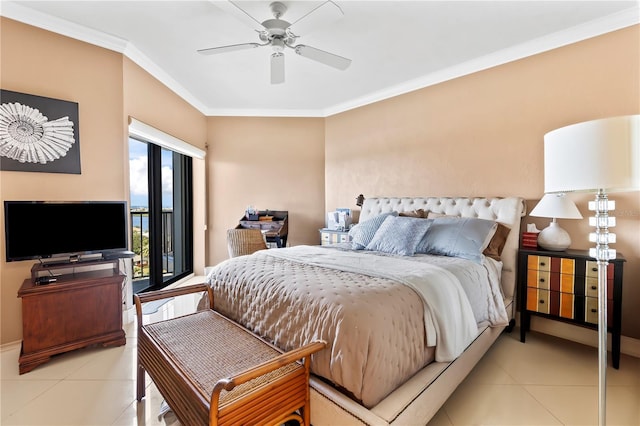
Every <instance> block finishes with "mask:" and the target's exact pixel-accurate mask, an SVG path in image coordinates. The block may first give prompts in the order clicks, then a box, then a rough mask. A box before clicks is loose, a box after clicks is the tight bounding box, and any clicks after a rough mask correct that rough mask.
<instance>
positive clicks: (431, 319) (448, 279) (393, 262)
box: [266, 246, 478, 362]
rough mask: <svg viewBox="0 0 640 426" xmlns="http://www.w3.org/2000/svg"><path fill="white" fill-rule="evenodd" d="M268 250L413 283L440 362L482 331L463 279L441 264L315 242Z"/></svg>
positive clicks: (429, 340)
mask: <svg viewBox="0 0 640 426" xmlns="http://www.w3.org/2000/svg"><path fill="white" fill-rule="evenodd" d="M266 254H267V255H269V256H274V257H279V258H281V259H287V260H290V261H294V262H303V263H308V264H310V265H316V266H320V267H323V268H330V269H338V270H340V271H349V272H355V273H358V274H363V275H368V276H374V277H381V278H389V279H391V280H394V281H397V282H400V283H403V284H405V285H408V286H410V287H411V288H413V289H414V290H415V291H416V292H417V293H418V294H419V295H420V296H421V297H422V301H423V303H424V323H425V324H424V325H425V331H426V335H427V346H435V347H436V348H435V358H436V361H438V362H449V361H453V360H454V359H456V358H457V357H458V356H459V355H460V354H461V353H462V352H463V351H464V350H465V349H466V347H467V346H469V344H470V343H471V342H472V341H473V339H475V338H476V336H477V335H478V326H477V324H476V321H475V319H474V315H473V311H472V310H471V305H470V304H469V300H468V299H467V295H466V294H465V292H464V290H463V289H462V286H461V285H460V282H459V281H458V279H457V278H456V277H455V276H454V275H453V274H452V273H451V272H449V271H447V270H446V269H444V268H441V267H439V266H436V265H432V264H429V263H418V262H412V261H409V260H404V259H402V258H397V257H384V256H379V257H373V256H362V254H361V253H359V252H346V251H343V252H340V251H331V250H327V249H325V248H322V247H315V246H296V247H290V248H287V249H282V250H269V251H267V252H266Z"/></svg>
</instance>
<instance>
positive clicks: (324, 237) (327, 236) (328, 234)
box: [320, 230, 351, 244]
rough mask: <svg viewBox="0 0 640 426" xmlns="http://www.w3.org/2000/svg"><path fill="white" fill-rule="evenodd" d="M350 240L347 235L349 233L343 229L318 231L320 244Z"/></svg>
mask: <svg viewBox="0 0 640 426" xmlns="http://www.w3.org/2000/svg"><path fill="white" fill-rule="evenodd" d="M349 241H351V238H350V237H349V233H348V232H345V231H333V230H330V231H329V230H327V231H324V230H321V231H320V242H321V244H335V243H346V242H349Z"/></svg>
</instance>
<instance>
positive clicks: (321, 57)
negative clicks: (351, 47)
mask: <svg viewBox="0 0 640 426" xmlns="http://www.w3.org/2000/svg"><path fill="white" fill-rule="evenodd" d="M295 51H296V53H297V54H298V55H300V56H304V57H305V58H309V59H313V60H314V61H318V62H320V63H323V64H325V65H329V66H330V67H333V68H337V69H339V70H342V71H344V70H346V69H347V68H349V65H351V59H347V58H343V57H342V56H338V55H334V54H333V53H329V52H325V51H324V50H320V49H316V48H315V47H311V46H305V45H304V44H299V45H297V46H296V47H295Z"/></svg>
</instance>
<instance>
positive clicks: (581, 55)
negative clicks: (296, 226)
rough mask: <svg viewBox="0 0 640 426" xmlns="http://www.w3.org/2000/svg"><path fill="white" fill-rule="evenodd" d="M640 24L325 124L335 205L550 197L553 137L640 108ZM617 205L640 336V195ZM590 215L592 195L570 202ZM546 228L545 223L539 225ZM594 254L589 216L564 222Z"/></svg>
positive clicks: (628, 299)
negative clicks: (549, 138)
mask: <svg viewBox="0 0 640 426" xmlns="http://www.w3.org/2000/svg"><path fill="white" fill-rule="evenodd" d="M639 76H640V27H639V26H637V25H636V26H634V27H631V28H628V29H624V30H620V31H616V32H614V33H610V34H607V35H604V36H601V37H597V38H593V39H590V40H586V41H583V42H580V43H576V44H573V45H570V46H566V47H563V48H560V49H556V50H553V51H549V52H547V53H543V54H539V55H536V56H533V57H529V58H526V59H522V60H519V61H516V62H512V63H509V64H505V65H502V66H499V67H495V68H492V69H488V70H486V71H482V72H478V73H475V74H472V75H469V76H465V77H462V78H458V79H455V80H451V81H448V82H445V83H442V84H438V85H435V86H432V87H429V88H425V89H422V90H419V91H415V92H412V93H409V94H406V95H402V96H398V97H395V98H392V99H388V100H385V101H382V102H378V103H375V104H372V105H369V106H365V107H362V108H358V109H355V110H352V111H348V112H345V113H342V114H337V115H335V116H332V117H329V118H327V119H326V141H325V143H326V166H325V176H326V194H327V196H326V200H327V201H326V205H327V209H331V208H334V207H336V206H342V205H346V206H352V207H355V206H353V204H354V201H353V200H354V199H355V197H356V196H357V195H358V194H360V193H363V194H364V195H365V197H366V196H375V195H380V196H389V195H403V196H416V195H436V196H446V195H468V196H509V195H517V196H522V197H524V198H525V199H528V200H533V201H530V202H529V209H531V208H533V206H534V205H535V202H536V201H537V200H538V199H540V197H541V196H542V194H543V191H544V188H543V186H544V182H543V136H544V134H545V133H546V132H548V131H551V130H553V129H556V128H558V127H562V126H565V125H568V124H572V123H575V122H580V121H586V120H591V119H595V118H601V117H607V116H615V115H626V114H638V113H640V87H639ZM615 198H616V199H617V200H618V205H617V207H618V213H617V215H618V226H617V227H616V229H615V231H616V232H617V234H618V243H617V244H616V247H615V248H616V249H618V250H619V251H620V252H621V253H623V254H624V255H625V257H626V258H627V264H626V265H625V270H624V294H623V298H624V306H623V333H624V334H625V335H627V336H631V337H636V338H640V323H639V322H638V321H637V318H635V311H636V305H638V304H639V303H640V286H638V285H637V283H638V282H640V193H639V192H635V193H628V194H615ZM572 199H574V200H575V201H576V203H577V205H578V208H579V209H580V210H581V212H582V214H583V216H585V217H586V216H588V215H589V212H588V210H587V201H588V200H589V199H591V196H589V195H575V196H574V195H572ZM525 222H526V223H529V222H536V223H538V224H539V226H538V227H539V228H542V227H544V226H546V223H548V220H546V219H538V218H536V219H535V220H534V219H529V218H527V219H526V220H525ZM561 225H562V226H563V227H565V228H566V229H567V230H568V231H569V232H570V234H571V235H572V237H573V240H574V243H573V245H572V247H573V248H579V249H582V248H588V247H589V246H590V243H589V242H588V241H587V240H586V236H587V234H588V233H589V232H590V229H589V226H588V222H587V220H582V221H561Z"/></svg>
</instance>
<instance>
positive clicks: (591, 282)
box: [584, 275, 613, 299]
mask: <svg viewBox="0 0 640 426" xmlns="http://www.w3.org/2000/svg"><path fill="white" fill-rule="evenodd" d="M584 294H585V296H588V297H595V298H598V278H597V277H586V278H585V280H584ZM607 298H608V299H613V277H611V278H610V277H609V275H607Z"/></svg>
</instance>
